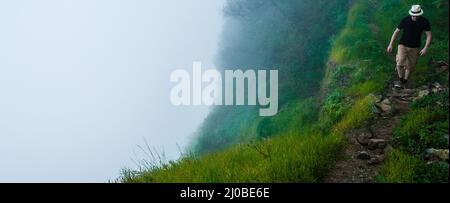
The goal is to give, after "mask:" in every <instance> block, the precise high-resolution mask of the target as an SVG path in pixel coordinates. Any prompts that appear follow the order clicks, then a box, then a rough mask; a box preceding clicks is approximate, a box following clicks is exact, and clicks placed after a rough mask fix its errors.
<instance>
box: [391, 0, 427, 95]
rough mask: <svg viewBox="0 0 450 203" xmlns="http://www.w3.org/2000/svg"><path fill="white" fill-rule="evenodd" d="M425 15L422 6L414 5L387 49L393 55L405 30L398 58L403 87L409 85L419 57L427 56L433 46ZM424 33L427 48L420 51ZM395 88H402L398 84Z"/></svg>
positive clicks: (397, 67)
mask: <svg viewBox="0 0 450 203" xmlns="http://www.w3.org/2000/svg"><path fill="white" fill-rule="evenodd" d="M423 13H424V12H423V10H422V8H421V7H420V5H413V6H412V7H411V10H409V15H410V16H408V17H405V18H404V19H403V20H402V21H401V22H400V24H399V25H398V27H397V29H396V30H395V32H394V34H393V35H392V38H391V42H390V43H389V46H388V48H387V52H388V53H392V50H393V46H394V42H395V41H396V40H397V36H398V34H399V33H400V31H402V30H403V35H402V37H401V39H400V43H399V46H398V50H397V57H396V63H397V66H396V69H397V73H398V77H399V80H400V81H399V83H401V84H403V85H405V84H407V83H408V78H409V76H410V75H411V72H412V71H413V70H414V68H415V66H416V64H417V59H418V57H419V55H420V56H425V55H426V54H427V52H428V48H429V47H430V44H431V39H432V35H431V26H430V22H429V21H428V20H427V19H426V18H424V17H422V15H423ZM424 32H425V34H426V36H427V41H426V43H425V47H424V48H423V49H422V50H420V51H419V49H420V47H421V44H422V43H421V38H422V35H423V33H424ZM395 86H396V87H401V85H400V84H398V83H397V84H396V85H395Z"/></svg>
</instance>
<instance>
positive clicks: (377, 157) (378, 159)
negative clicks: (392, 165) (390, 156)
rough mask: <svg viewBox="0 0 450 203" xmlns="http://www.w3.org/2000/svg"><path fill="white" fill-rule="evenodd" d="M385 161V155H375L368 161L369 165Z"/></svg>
mask: <svg viewBox="0 0 450 203" xmlns="http://www.w3.org/2000/svg"><path fill="white" fill-rule="evenodd" d="M383 161H384V156H383V155H375V156H374V157H372V158H371V159H370V160H369V161H368V162H367V163H368V164H369V165H377V164H381V163H383Z"/></svg>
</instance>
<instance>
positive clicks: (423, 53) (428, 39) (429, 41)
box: [420, 31, 433, 56]
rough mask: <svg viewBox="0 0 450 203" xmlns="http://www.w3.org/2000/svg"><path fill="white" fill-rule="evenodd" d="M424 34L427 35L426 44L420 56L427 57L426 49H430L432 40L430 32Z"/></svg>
mask: <svg viewBox="0 0 450 203" xmlns="http://www.w3.org/2000/svg"><path fill="white" fill-rule="evenodd" d="M425 34H426V35H427V42H426V43H425V47H424V48H423V49H422V51H420V56H425V55H427V52H428V48H430V45H431V40H432V39H433V35H432V34H431V31H426V32H425Z"/></svg>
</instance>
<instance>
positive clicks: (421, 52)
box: [420, 48, 428, 56]
mask: <svg viewBox="0 0 450 203" xmlns="http://www.w3.org/2000/svg"><path fill="white" fill-rule="evenodd" d="M427 52H428V48H423V49H422V51H420V56H425V55H427Z"/></svg>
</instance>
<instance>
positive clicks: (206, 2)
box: [0, 0, 224, 182]
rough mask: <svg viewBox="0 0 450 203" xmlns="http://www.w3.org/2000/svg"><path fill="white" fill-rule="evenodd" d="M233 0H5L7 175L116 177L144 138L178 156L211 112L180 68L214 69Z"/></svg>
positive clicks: (1, 20) (137, 155)
mask: <svg viewBox="0 0 450 203" xmlns="http://www.w3.org/2000/svg"><path fill="white" fill-rule="evenodd" d="M223 4H224V0H214V1H210V0H195V1H194V0H189V1H185V0H165V1H161V0H158V1H157V0H147V1H144V0H129V1H124V0H65V1H61V0H41V1H32V0H14V1H12V0H11V1H0V29H1V32H0V182H107V181H109V180H113V179H115V178H116V177H117V176H118V175H119V173H120V170H121V168H124V167H127V168H134V167H137V166H136V164H135V162H134V161H133V160H139V159H141V158H145V157H144V155H143V153H142V152H141V151H140V149H139V147H138V146H144V145H146V143H147V144H148V145H149V146H150V147H152V148H153V147H154V148H155V149H157V150H158V151H159V152H160V153H164V154H165V156H166V157H167V159H176V158H178V157H179V156H180V148H181V150H182V149H184V148H186V147H187V145H188V143H189V142H190V139H192V134H193V133H194V132H195V130H196V129H197V128H198V126H199V125H200V124H201V123H202V121H203V119H205V117H206V115H207V114H208V112H209V109H208V107H204V106H203V107H202V106H200V107H199V106H196V107H179V106H173V105H172V104H171V103H170V98H169V96H170V89H171V87H172V86H173V84H171V82H170V80H169V79H170V78H169V77H170V73H171V72H172V71H173V70H176V69H186V70H190V69H191V68H192V63H193V61H201V62H202V63H203V67H205V68H214V67H215V64H214V57H215V54H216V52H217V49H218V48H217V46H218V44H219V43H218V41H219V37H220V33H221V29H222V25H223V19H222V18H223V17H222V8H223Z"/></svg>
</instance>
